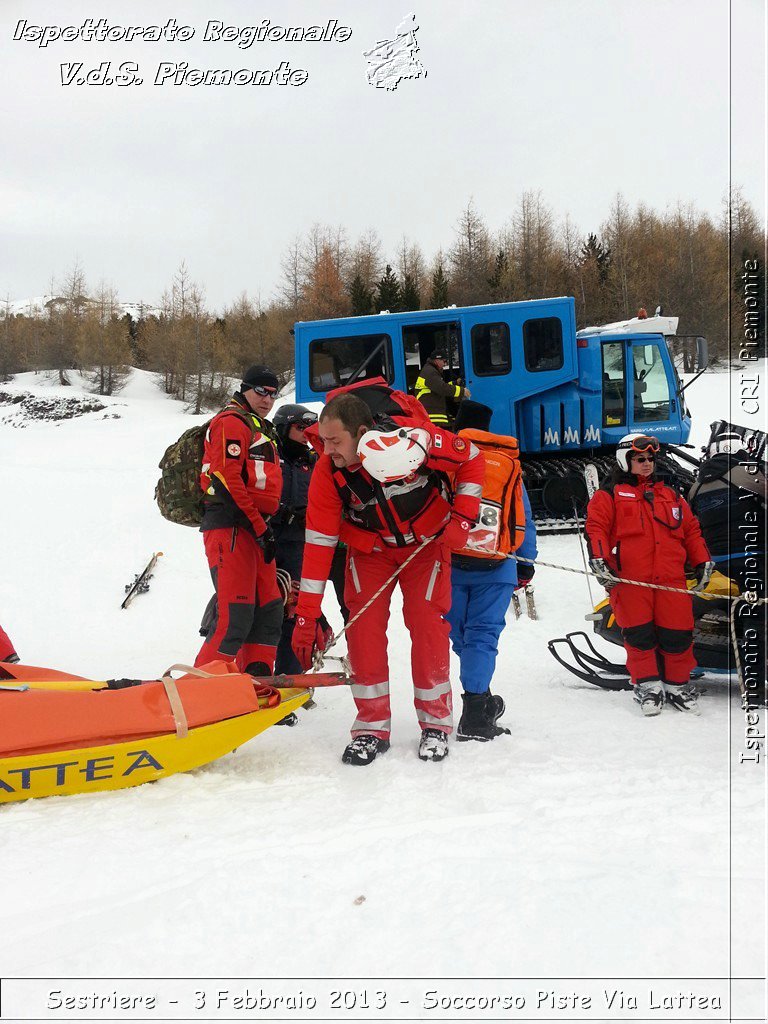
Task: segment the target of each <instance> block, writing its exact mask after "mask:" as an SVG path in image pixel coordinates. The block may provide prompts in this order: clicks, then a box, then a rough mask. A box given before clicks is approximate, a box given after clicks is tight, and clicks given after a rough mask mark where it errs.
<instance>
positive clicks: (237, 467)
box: [195, 365, 283, 676]
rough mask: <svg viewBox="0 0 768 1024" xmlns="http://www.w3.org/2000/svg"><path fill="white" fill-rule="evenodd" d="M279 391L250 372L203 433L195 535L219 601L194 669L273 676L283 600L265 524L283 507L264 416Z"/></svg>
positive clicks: (265, 370)
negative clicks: (231, 666)
mask: <svg viewBox="0 0 768 1024" xmlns="http://www.w3.org/2000/svg"><path fill="white" fill-rule="evenodd" d="M278 387H279V381H278V379H277V377H276V376H275V374H274V373H273V372H272V371H271V370H270V369H269V367H267V366H258V365H257V366H251V367H250V368H249V369H248V370H247V371H246V372H245V374H244V375H243V379H242V384H241V386H240V390H239V391H237V392H235V394H234V395H233V397H232V400H231V401H230V403H229V405H227V406H226V408H225V409H223V410H222V411H221V412H220V413H218V414H217V415H216V416H214V418H213V419H212V420H211V422H210V424H209V425H208V430H207V431H206V435H205V447H204V453H203V468H202V473H201V475H200V486H201V488H202V490H203V493H204V495H205V499H204V512H203V519H202V523H201V524H200V530H201V532H202V534H203V543H204V545H205V554H206V558H207V560H208V566H209V568H210V571H211V577H212V579H213V585H214V587H215V590H216V593H215V596H214V598H213V600H212V601H211V602H210V604H209V606H208V608H207V609H206V613H205V615H204V617H203V628H204V636H205V640H204V642H203V645H202V647H201V648H200V652H199V654H198V655H197V658H196V659H195V665H204V664H205V663H206V662H210V661H217V660H225V661H234V662H235V663H236V664H237V667H238V668H239V669H240V671H241V672H249V673H251V674H252V675H256V676H258V675H272V673H273V671H274V664H275V652H276V650H277V643H278V640H279V637H280V629H281V626H282V621H283V599H282V594H281V592H280V588H279V587H278V584H277V573H276V567H275V540H274V536H273V534H272V530H271V529H270V526H269V520H270V518H271V517H272V516H273V515H274V514H275V512H277V509H278V506H279V504H280V493H281V490H282V474H281V472H280V464H279V460H278V453H277V447H276V444H275V441H274V439H273V429H272V425H271V424H270V423H269V421H268V419H267V415H268V414H269V413H270V412H271V410H272V406H273V405H274V402H275V398H276V397H277V391H278Z"/></svg>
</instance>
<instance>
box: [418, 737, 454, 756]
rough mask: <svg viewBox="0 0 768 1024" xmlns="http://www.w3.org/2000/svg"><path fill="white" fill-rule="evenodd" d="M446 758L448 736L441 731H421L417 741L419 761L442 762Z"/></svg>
mask: <svg viewBox="0 0 768 1024" xmlns="http://www.w3.org/2000/svg"><path fill="white" fill-rule="evenodd" d="M444 757H448V735H447V733H444V732H443V731H442V729H423V730H422V733H421V739H420V740H419V760H421V761H442V760H443V758H444Z"/></svg>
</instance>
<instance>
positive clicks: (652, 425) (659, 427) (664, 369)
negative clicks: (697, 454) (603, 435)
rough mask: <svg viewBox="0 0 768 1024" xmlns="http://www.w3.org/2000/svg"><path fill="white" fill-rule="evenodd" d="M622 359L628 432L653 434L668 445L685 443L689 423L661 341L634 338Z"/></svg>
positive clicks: (663, 343) (668, 358)
mask: <svg viewBox="0 0 768 1024" xmlns="http://www.w3.org/2000/svg"><path fill="white" fill-rule="evenodd" d="M625 358H626V375H627V415H628V422H627V428H628V432H630V433H632V432H637V433H645V434H654V435H655V436H656V437H658V438H659V440H660V441H663V442H665V443H667V444H681V443H683V442H685V441H687V439H688V433H689V431H690V420H688V421H687V424H686V425H684V423H683V420H682V417H681V410H680V399H679V395H678V385H677V380H676V376H675V370H674V366H673V365H672V359H671V357H670V354H669V350H668V349H667V346H666V343H665V342H664V340H663V338H653V339H652V338H651V337H650V336H648V335H646V336H645V337H637V338H633V339H632V340H631V341H629V342H628V343H627V348H626V352H625ZM685 426H687V429H685Z"/></svg>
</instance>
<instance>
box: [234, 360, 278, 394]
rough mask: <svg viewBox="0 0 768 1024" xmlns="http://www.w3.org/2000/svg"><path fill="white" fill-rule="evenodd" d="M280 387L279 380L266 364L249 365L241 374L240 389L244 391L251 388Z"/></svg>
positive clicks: (276, 388)
mask: <svg viewBox="0 0 768 1024" xmlns="http://www.w3.org/2000/svg"><path fill="white" fill-rule="evenodd" d="M279 387H280V382H279V381H278V379H277V377H276V376H275V375H274V373H272V371H271V370H270V368H269V367H268V366H249V367H248V369H247V370H246V371H245V373H244V374H243V382H242V384H241V386H240V390H241V391H242V392H243V393H245V392H246V391H250V389H251V388H274V389H275V391H277V390H278V388H279Z"/></svg>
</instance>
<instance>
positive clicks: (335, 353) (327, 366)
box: [309, 334, 394, 391]
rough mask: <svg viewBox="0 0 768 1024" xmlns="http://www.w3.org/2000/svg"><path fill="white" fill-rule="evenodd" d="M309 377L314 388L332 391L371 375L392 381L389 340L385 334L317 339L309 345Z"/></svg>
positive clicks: (390, 342)
mask: <svg viewBox="0 0 768 1024" xmlns="http://www.w3.org/2000/svg"><path fill="white" fill-rule="evenodd" d="M309 376H310V380H311V385H310V386H311V388H312V390H313V391H331V390H333V388H338V387H341V385H342V384H351V383H352V382H353V381H356V380H367V379H369V378H371V377H383V378H384V380H385V381H386V382H387V384H391V383H392V381H393V380H394V372H393V369H392V339H391V338H390V336H389V335H388V334H361V335H359V337H356V338H318V339H316V340H315V341H312V342H310V345H309Z"/></svg>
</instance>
